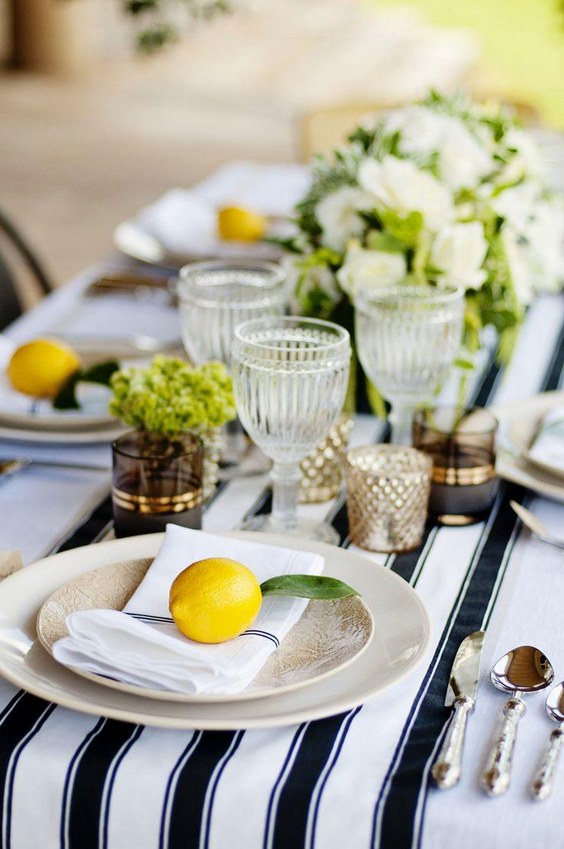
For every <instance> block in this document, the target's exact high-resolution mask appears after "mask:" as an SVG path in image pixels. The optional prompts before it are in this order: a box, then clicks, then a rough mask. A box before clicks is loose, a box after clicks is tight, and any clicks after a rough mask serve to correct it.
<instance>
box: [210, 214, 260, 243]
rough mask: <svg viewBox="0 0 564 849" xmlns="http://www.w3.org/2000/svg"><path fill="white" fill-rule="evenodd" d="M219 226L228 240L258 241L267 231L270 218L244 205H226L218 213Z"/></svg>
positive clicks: (224, 237) (221, 236) (220, 233)
mask: <svg viewBox="0 0 564 849" xmlns="http://www.w3.org/2000/svg"><path fill="white" fill-rule="evenodd" d="M217 228H218V231H219V236H220V238H221V239H224V240H226V241H233V242H256V241H257V240H258V239H261V238H262V237H263V236H264V234H265V233H266V231H267V228H268V220H267V219H266V218H265V217H264V215H259V214H258V213H256V212H252V211H251V210H250V209H244V208H243V207H242V206H225V207H223V208H222V209H220V210H219V212H218V213H217Z"/></svg>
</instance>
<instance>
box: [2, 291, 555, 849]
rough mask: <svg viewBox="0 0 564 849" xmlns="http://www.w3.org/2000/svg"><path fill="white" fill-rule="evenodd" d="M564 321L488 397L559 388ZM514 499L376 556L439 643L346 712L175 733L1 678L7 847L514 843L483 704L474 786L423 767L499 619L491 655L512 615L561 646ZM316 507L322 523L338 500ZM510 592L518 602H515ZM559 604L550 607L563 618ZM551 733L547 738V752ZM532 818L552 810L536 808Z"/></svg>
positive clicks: (545, 323)
mask: <svg viewBox="0 0 564 849" xmlns="http://www.w3.org/2000/svg"><path fill="white" fill-rule="evenodd" d="M563 330H564V306H563V303H562V301H561V300H560V299H557V298H549V299H546V300H544V301H542V302H539V304H537V305H535V306H534V307H533V308H532V309H531V310H530V312H529V315H528V318H527V326H526V331H525V333H524V334H523V336H522V339H521V340H520V346H519V349H518V351H517V353H516V356H515V358H514V360H513V362H512V366H511V368H510V369H509V370H508V374H506V375H505V378H504V380H503V381H501V382H500V380H499V374H498V372H497V370H496V369H495V368H490V369H489V370H487V371H486V374H485V375H484V376H483V380H481V381H480V385H478V386H477V387H476V390H477V391H476V394H475V397H476V399H477V400H478V402H479V403H482V404H484V403H491V401H493V400H494V399H498V398H503V399H504V400H508V399H510V398H515V397H525V396H526V395H528V394H531V393H532V392H535V391H538V390H540V389H549V388H557V387H558V386H559V385H560V379H561V372H562V361H563V357H564V332H563ZM525 343H526V349H524V348H523V345H524V344H525ZM375 430H376V427H375V421H374V420H372V422H371V421H370V420H368V421H366V420H364V421H360V422H359V425H358V431H357V436H358V438H359V441H361V442H363V441H367V437H368V434H369V433H372V434H374V431H375ZM263 486H264V481H263V480H261V479H253V480H247V481H236V482H232V483H230V484H229V485H228V486H227V487H225V488H224V489H223V490H222V491H221V492H220V493H219V494H218V496H217V498H216V499H215V501H214V502H213V503H212V505H211V506H210V508H209V511H208V513H207V516H206V521H205V525H206V527H207V528H209V529H214V528H221V527H224V528H225V527H232V526H233V525H234V524H236V522H237V521H238V519H239V518H240V517H241V515H243V514H244V513H247V512H249V511H252V510H253V509H254V510H256V509H259V510H264V509H268V497H267V496H265V497H262V496H261V488H262V487H263ZM510 495H511V497H516V498H517V499H518V500H522V499H523V498H524V497H527V496H526V494H525V493H524V492H523V491H522V490H521V489H520V488H518V487H512V486H504V487H503V488H502V492H501V494H500V497H499V498H498V500H497V502H496V505H495V506H494V509H493V510H492V514H491V516H490V520H489V521H488V522H486V523H484V524H483V525H475V526H472V527H470V528H462V529H448V528H441V529H437V528H435V527H430V528H429V529H428V530H427V532H426V535H425V540H424V543H423V545H422V547H421V548H420V550H419V551H418V552H415V553H412V554H407V555H402V556H396V557H388V558H384V557H382V556H378V555H374V556H373V559H375V560H378V561H379V562H384V563H385V565H386V566H387V568H390V569H392V570H394V571H396V572H397V573H398V574H400V575H402V576H403V577H404V578H405V579H406V580H409V581H410V583H411V584H412V585H413V586H414V587H416V589H417V591H418V593H419V594H420V595H421V597H422V599H423V601H424V602H425V604H426V605H427V608H428V610H429V614H430V616H431V621H432V624H433V637H432V643H431V646H430V649H429V653H428V657H427V659H426V661H425V662H424V663H423V664H422V665H421V667H419V669H418V670H417V671H415V672H414V673H413V674H412V675H410V676H409V678H408V679H407V680H405V681H403V682H401V683H400V684H398V685H397V686H395V687H393V688H392V689H390V690H389V691H387V692H385V693H383V694H381V695H380V696H379V697H378V698H376V699H374V700H373V701H372V702H369V703H368V704H366V705H365V706H363V707H361V708H357V709H355V710H353V711H350V712H348V713H347V714H344V715H341V716H338V717H332V718H329V719H326V720H321V721H318V722H312V723H305V724H304V725H301V726H298V727H291V728H284V729H278V730H265V731H252V732H250V731H249V732H214V733H212V732H206V733H201V732H197V731H196V732H180V731H179V732H174V731H164V730H160V729H152V728H142V727H139V726H131V725H127V724H125V723H120V722H115V721H112V720H104V719H101V720H96V719H95V718H92V717H88V716H83V715H80V714H77V713H73V712H71V711H68V710H66V709H64V708H60V707H55V706H51V705H47V704H45V703H44V702H41V701H40V700H38V699H36V698H34V697H33V696H30V695H28V694H21V693H16V692H15V691H14V688H12V687H11V686H10V685H8V684H7V683H4V682H2V683H1V684H0V710H1V714H0V784H1V785H2V793H3V807H2V845H3V846H4V847H5V849H35V847H41V849H54V848H55V847H68V849H89V847H107V848H108V849H129V847H135V849H161V847H162V849H165V847H171V849H190V848H191V847H197V848H198V849H224V847H241V849H270V847H272V849H300V847H302V846H304V847H308V849H310V847H311V849H314V847H317V849H342V847H349V846H350V847H354V849H357V847H358V849H364V847H366V849H368V847H378V846H382V847H386V849H388V847H389V849H402V847H408V846H418V845H423V846H425V847H432V849H435V847H442V846H444V845H446V844H447V842H450V839H451V834H453V833H457V845H458V846H464V847H468V849H470V847H473V849H475V847H476V846H478V845H479V846H481V847H489V846H491V847H492V849H493V847H494V846H496V847H498V846H500V845H503V844H502V843H501V842H500V838H499V833H498V832H496V829H495V828H494V826H493V823H494V822H495V821H496V819H497V818H498V816H499V814H498V812H499V810H500V808H499V807H496V806H499V804H501V805H503V804H505V802H506V800H502V801H501V803H500V802H498V801H494V802H492V801H490V800H486V799H482V798H481V797H480V796H479V795H478V794H477V793H476V794H474V783H475V780H476V768H471V767H472V763H470V762H471V761H472V757H473V756H475V761H476V764H477V763H478V760H479V757H478V755H481V754H482V752H478V748H479V747H478V746H477V744H476V741H475V732H476V730H477V727H478V719H479V717H478V711H477V715H476V717H475V719H473V720H472V722H474V723H475V725H473V726H472V725H471V733H472V734H473V735H474V736H473V737H472V738H471V740H474V741H475V742H474V745H470V746H469V748H470V749H471V750H472V751H471V752H470V754H469V758H468V760H469V764H468V769H467V772H466V775H465V782H464V784H463V786H461V787H460V788H459V789H457V790H455V791H452V792H451V793H450V794H449V795H441V794H438V793H437V792H436V791H433V792H432V793H430V792H429V788H428V769H429V766H430V763H431V759H432V756H433V752H434V750H435V747H436V743H437V738H438V735H439V734H440V730H441V727H442V723H443V722H444V719H445V713H444V710H443V708H442V701H443V698H444V689H445V686H446V679H447V676H448V671H449V669H450V664H451V662H452V657H453V655H454V652H455V650H456V647H457V645H458V643H459V642H460V639H462V637H463V636H464V635H465V634H466V633H468V632H469V631H471V630H474V629H475V628H476V627H479V626H480V625H481V624H486V625H489V623H490V622H491V623H492V628H494V627H495V630H493V631H492V632H490V633H491V634H492V639H490V634H488V642H487V647H486V648H487V651H488V652H489V655H490V656H492V654H495V651H496V650H497V649H498V648H499V647H500V646H502V644H503V645H505V632H506V631H507V633H508V634H509V636H510V637H513V632H514V630H515V629H513V631H512V628H511V627H510V623H511V622H512V621H513V618H514V617H516V618H517V619H520V618H522V619H523V621H524V623H525V624H526V623H527V618H528V621H530V622H531V623H532V622H534V623H535V626H536V628H537V630H538V633H535V640H536V642H538V643H539V644H541V645H542V647H544V646H545V645H548V644H550V645H551V646H552V645H553V644H556V643H557V640H556V637H555V634H556V626H557V625H559V624H560V622H559V621H558V622H557V623H555V622H554V621H553V619H552V618H551V616H546V617H543V616H542V615H540V616H539V615H535V616H533V615H532V612H531V611H529V610H527V609H525V610H521V609H519V608H518V609H515V608H514V607H513V606H512V605H513V604H514V598H515V597H516V598H517V599H518V600H520V604H521V605H523V604H524V603H525V602H524V601H523V600H526V599H527V597H528V595H527V589H530V588H528V584H527V580H526V579H524V578H523V576H522V574H521V578H519V575H517V576H516V575H515V571H516V564H517V563H518V565H519V567H520V570H521V573H523V572H525V578H526V577H527V575H528V572H526V570H525V569H524V568H523V565H524V563H525V565H526V563H527V562H528V561H532V562H533V563H534V562H536V561H539V560H540V561H542V563H543V570H542V579H543V581H544V583H543V585H542V587H541V591H539V593H538V594H537V597H536V602H537V606H538V602H539V600H540V599H542V597H543V594H544V595H546V594H548V595H550V594H554V595H555V594H556V592H557V591H558V589H559V584H558V581H559V580H561V579H560V576H559V574H558V572H557V571H556V570H555V569H554V565H555V564H554V557H553V556H552V560H551V556H549V555H548V553H547V552H546V550H545V549H543V548H539V546H538V544H536V543H534V542H531V541H529V540H528V539H526V538H524V537H521V535H520V533H519V528H518V526H517V524H516V522H515V520H514V516H513V515H512V513H511V511H510V510H509V507H508V497H509V496H510ZM535 509H539V510H542V511H545V512H546V513H547V516H548V518H549V519H550V520H551V521H560V523H562V516H563V515H564V507H561V506H556V505H550V504H549V503H548V502H546V501H544V500H543V499H535ZM306 510H307V512H309V513H311V514H312V515H313V514H315V515H319V514H320V513H323V512H326V511H327V505H325V506H324V507H322V508H321V509H320V508H319V507H311V508H306ZM331 516H332V518H333V521H334V524H335V526H336V527H337V528H338V530H339V531H340V532H341V533H342V535H343V537H344V540H345V545H346V544H347V543H346V513H345V510H344V508H343V507H342V505H340V504H339V503H337V504H336V505H334V506H333V507H332V508H331ZM563 565H564V564H563ZM367 568H370V567H369V564H367ZM528 580H530V576H529V578H528ZM552 581H554V582H555V584H554V589H553V587H552V585H551V582H552ZM508 593H509V594H511V593H513V594H514V595H513V596H512V597H511V598H508ZM555 608H556V609H558V605H557V604H556V602H555V603H554V604H553V605H552V608H551V610H552V611H554V609H555ZM536 609H537V608H535V610H536ZM510 614H511V615H510ZM525 630H526V629H525ZM518 633H520V632H519V631H518ZM494 643H495V644H494ZM509 647H510V646H507V648H509ZM546 650H547V652H548V648H547V649H546ZM553 651H554V654H553V656H552V660H553V663H554V664H555V666H556V667H557V670H560V673H559V674H560V676H561V677H562V676H564V650H563V649H559V650H558V651H559V652H560V655H558V651H557V650H556V648H554V649H553ZM557 674H558V672H557ZM482 689H483V691H484V692H483V693H482V692H480V700H479V709H481V708H480V706H481V704H482V703H483V705H484V708H485V707H486V706H488V707H489V708H492V709H495V708H497V709H499V707H500V704H501V702H500V700H499V699H497V698H496V696H495V694H493V695H489V694H488V693H487V688H486V687H485V686H484V687H483V688H482ZM536 707H537V711H538V705H536ZM539 712H540V711H539ZM482 713H483V711H482ZM530 713H531V714H533V708H532V707H531V710H530ZM494 721H495V717H494V715H493V713H491V711H490V715H489V716H488V715H486V716H485V718H484V723H483V725H484V726H485V727H486V728H487V729H489V728H490V725H492V723H494ZM537 725H538V726H539V727H540V728H541V729H542V730H544V731H545V732H546V734H548V731H549V730H550V729H549V726H548V723H547V722H541V720H540V719H539V720H538V722H537ZM530 726H531V728H532V727H533V722H531V724H530ZM482 733H483V731H482ZM471 740H469V743H471ZM542 742H543V738H542V734H541V735H540V737H539V739H537V748H538V749H540V746H541V744H542ZM537 753H538V751H537ZM476 764H474V767H476ZM525 774H526V770H525V772H524V773H523V776H524V775H525ZM523 776H522V777H523ZM563 781H564V775H563ZM511 801H512V802H513V805H516V806H520V808H519V810H523V811H525V810H529V809H530V808H531V806H530V805H529V806H528V807H526V806H527V802H526V800H525V797H524V795H523V792H522V788H520V789H518V791H517V794H512V796H511V798H509V797H508V803H509V804H511ZM541 809H542V821H543V824H544V825H543V829H544V830H543V832H542V834H543V839H542V841H540V842H538V843H533V842H531V832H529V831H528V830H527V828H526V826H525V825H523V827H522V828H521V829H520V830H517V829H512V827H511V826H512V818H511V815H510V812H508V811H507V807H506V817H507V819H506V825H507V828H509V829H511V845H512V846H515V847H518V849H521V847H523V849H525V847H526V849H529V847H530V846H532V845H541V843H542V844H543V845H546V846H550V847H553V846H557V845H559V842H558V841H559V833H560V818H559V816H558V805H556V806H555V805H553V804H552V803H547V804H546V805H545V806H544V807H543V806H539V807H538V809H536V810H539V811H540V810H541ZM530 816H533V814H530ZM535 816H536V819H537V820H540V818H541V814H536V812H535ZM525 819H526V817H525ZM464 835H466V837H464ZM478 835H479V840H478V839H477V836H478ZM494 837H495V840H496V841H497V842H495V840H494Z"/></svg>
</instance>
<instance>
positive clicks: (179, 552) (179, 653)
mask: <svg viewBox="0 0 564 849" xmlns="http://www.w3.org/2000/svg"><path fill="white" fill-rule="evenodd" d="M206 557H229V558H231V559H233V560H238V561H240V562H241V563H244V564H245V565H246V566H248V568H249V569H251V571H252V572H254V574H255V575H256V577H257V580H258V581H259V583H262V582H263V581H266V580H267V579H268V578H272V577H274V576H275V575H285V574H291V573H299V574H311V575H319V574H320V573H321V572H322V570H323V565H324V561H323V558H322V557H321V556H320V555H318V554H313V553H311V552H307V551H295V550H292V549H289V548H277V547H275V546H270V545H264V544H263V543H258V542H248V541H247V540H239V539H229V538H223V537H219V536H214V535H213V534H207V533H203V532H202V531H192V530H188V529H186V528H181V527H179V526H178V525H168V526H167V529H166V536H165V539H164V542H163V544H162V546H161V549H160V551H159V553H158V555H157V557H156V559H155V561H154V562H153V564H152V565H151V567H150V569H149V570H148V572H147V574H146V576H145V578H144V579H143V581H142V582H141V583H140V585H139V587H138V588H137V590H136V591H135V593H134V594H133V596H132V597H131V599H130V600H129V602H128V603H127V605H126V606H125V608H124V609H123V611H121V612H120V611H116V610H85V611H78V612H76V613H72V614H71V615H70V616H69V617H68V618H67V621H66V625H67V630H68V632H69V635H70V636H68V637H64V638H63V639H62V640H59V641H58V642H57V643H55V645H54V647H53V654H54V656H55V658H56V659H57V660H58V661H59V662H60V663H63V664H65V665H68V666H75V667H79V668H81V669H85V670H87V671H89V672H94V673H97V674H99V675H105V676H108V677H110V678H117V679H118V680H119V681H123V682H126V683H129V684H136V685H138V686H141V687H148V688H152V689H158V690H172V691H175V692H180V693H225V694H229V693H238V692H240V691H241V690H244V689H245V687H247V686H248V684H249V683H250V682H251V681H252V680H253V678H254V677H255V675H256V674H257V673H258V671H259V670H260V669H261V667H262V666H263V665H264V663H265V662H266V660H267V659H268V657H269V655H270V654H271V653H272V652H273V651H274V650H275V649H276V648H278V646H279V645H280V643H281V642H282V640H283V639H284V637H285V636H286V634H287V633H288V631H289V630H290V628H291V627H292V626H293V625H294V624H295V623H296V622H297V621H298V619H299V618H300V616H301V615H302V613H303V611H304V610H305V608H306V605H307V600H306V599H301V598H300V599H294V598H289V597H282V596H280V597H273V598H267V599H265V600H264V602H263V604H262V608H261V611H260V613H259V615H258V618H257V619H256V620H255V622H254V623H253V625H252V626H251V629H249V631H248V632H245V634H242V635H241V636H239V637H236V638H235V639H234V640H229V641H228V642H225V643H218V644H216V645H207V644H204V643H196V642H193V641H192V640H189V639H188V638H187V637H185V636H184V635H183V634H181V633H180V631H179V630H178V629H177V627H176V625H175V624H174V622H173V621H172V619H171V616H170V612H169V609H168V596H169V590H170V585H171V583H172V581H173V580H174V578H175V577H176V576H177V575H178V574H179V572H181V571H182V570H183V569H184V568H185V567H186V566H188V565H189V564H190V563H193V562H195V561H197V560H201V559H203V558H206Z"/></svg>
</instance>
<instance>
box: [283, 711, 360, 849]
mask: <svg viewBox="0 0 564 849" xmlns="http://www.w3.org/2000/svg"><path fill="white" fill-rule="evenodd" d="M356 712H358V711H356ZM349 716H350V712H347V713H342V714H338V715H337V716H331V717H329V718H328V719H320V720H317V721H316V722H311V723H310V724H309V726H308V728H307V730H306V733H305V734H304V735H303V738H302V740H301V744H300V746H299V750H298V752H297V755H296V757H295V760H294V763H293V764H292V768H291V770H290V771H289V773H288V775H287V776H286V778H285V781H284V785H283V787H282V790H281V792H280V794H279V796H278V804H277V807H276V821H275V827H274V831H273V834H272V841H271V842H269V845H268V849H289V847H296V849H298V847H302V846H304V845H305V838H306V831H307V824H308V817H309V809H310V799H311V797H312V794H313V791H314V790H315V787H316V786H317V783H318V781H319V777H320V775H321V774H322V773H323V770H324V768H325V766H326V765H327V763H328V761H329V758H330V757H331V753H332V752H333V748H334V744H335V740H336V739H337V737H338V735H339V732H340V731H341V726H342V725H343V723H344V722H345V721H346V720H347V719H348V717H349Z"/></svg>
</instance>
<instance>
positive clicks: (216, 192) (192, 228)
mask: <svg viewBox="0 0 564 849" xmlns="http://www.w3.org/2000/svg"><path fill="white" fill-rule="evenodd" d="M310 179H311V178H310V175H309V171H308V169H307V168H305V167H304V166H303V165H292V164H286V165H280V164H274V165H272V164H271V165H267V164H259V163H254V162H232V163H230V164H228V165H226V166H224V167H223V168H220V169H219V170H218V171H216V172H215V173H214V174H212V175H211V177H209V178H208V179H207V180H204V181H203V182H201V183H199V184H198V185H196V186H194V188H193V189H191V190H188V189H180V188H175V189H170V191H168V192H166V193H165V194H164V195H163V196H162V197H161V198H160V199H159V200H157V201H156V202H155V203H154V204H152V205H151V206H147V207H145V208H144V209H142V210H141V212H140V213H139V215H138V216H137V218H136V223H137V224H138V225H139V227H140V228H141V229H142V230H144V231H145V232H147V233H149V234H150V235H151V236H154V237H155V238H156V239H157V241H158V242H160V243H161V244H162V245H164V247H165V248H166V249H167V250H168V251H171V252H172V253H177V254H186V255H190V256H209V255H211V254H213V255H217V256H237V255H239V254H242V255H245V256H246V255H249V253H252V254H256V255H257V257H258V256H265V257H269V256H272V255H274V254H276V248H274V247H273V246H272V245H269V244H266V243H263V242H254V243H251V244H249V243H248V242H246V243H239V242H232V241H229V242H226V241H222V240H221V239H220V237H219V233H218V227H217V211H218V209H220V208H221V207H225V206H241V207H243V208H245V209H250V210H252V211H253V212H257V213H260V214H262V215H267V216H273V217H280V218H282V217H287V216H290V215H291V214H292V211H293V208H294V206H295V204H296V203H297V202H298V201H299V200H300V198H301V197H302V196H303V195H304V194H305V192H306V191H307V188H308V186H309V183H310ZM274 229H276V231H277V232H278V235H288V233H287V231H286V228H284V227H281V226H279V227H277V228H273V232H274Z"/></svg>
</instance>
